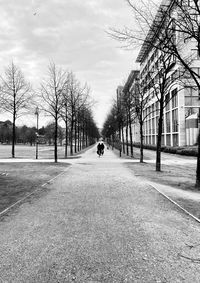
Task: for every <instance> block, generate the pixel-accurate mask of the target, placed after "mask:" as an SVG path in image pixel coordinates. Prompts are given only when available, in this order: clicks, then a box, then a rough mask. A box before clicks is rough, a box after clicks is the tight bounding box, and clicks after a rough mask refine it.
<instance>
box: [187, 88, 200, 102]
mask: <svg viewBox="0 0 200 283" xmlns="http://www.w3.org/2000/svg"><path fill="white" fill-rule="evenodd" d="M196 105H199V96H198V92H197V90H195V89H192V88H191V87H187V88H186V89H185V106H196Z"/></svg>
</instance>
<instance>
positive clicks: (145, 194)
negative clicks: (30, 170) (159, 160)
mask: <svg viewBox="0 0 200 283" xmlns="http://www.w3.org/2000/svg"><path fill="white" fill-rule="evenodd" d="M43 190H45V191H42V190H41V192H40V193H37V194H36V196H32V197H31V198H29V199H28V200H27V201H26V202H24V203H23V204H21V205H20V206H19V207H18V208H17V209H15V210H13V211H11V212H10V213H9V215H8V216H6V217H5V216H4V217H3V218H1V219H0V220H1V221H0V231H1V232H0V282H20V283H22V282H25V283H27V282H37V283H40V282H163V283H164V282H189V283H191V282H200V259H199V254H200V225H199V224H198V223H196V222H195V221H194V220H193V219H191V218H190V217H188V216H187V215H185V214H184V213H183V212H181V211H180V210H179V209H178V208H176V207H175V206H174V205H173V204H172V203H170V202H169V201H168V200H166V199H165V198H164V197H162V196H161V195H160V194H159V193H158V192H156V191H155V190H153V189H152V188H151V187H148V186H146V185H144V183H143V182H142V181H141V180H139V179H138V178H137V177H135V176H134V174H133V173H132V172H131V170H129V169H128V168H127V167H126V166H125V165H123V164H122V163H121V161H120V159H119V158H118V157H116V156H115V155H114V154H113V153H112V152H111V151H110V150H107V151H106V152H105V156H103V157H102V158H98V157H97V156H96V148H92V149H90V150H89V151H87V152H86V153H85V154H83V157H82V158H81V159H77V160H76V162H73V165H72V166H71V167H70V168H69V170H68V171H67V172H66V173H65V174H63V175H62V176H60V177H59V178H57V179H55V180H54V182H53V183H52V184H48V186H47V188H46V189H43Z"/></svg>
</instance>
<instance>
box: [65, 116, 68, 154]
mask: <svg viewBox="0 0 200 283" xmlns="http://www.w3.org/2000/svg"><path fill="white" fill-rule="evenodd" d="M67 146H68V124H67V119H66V120H65V158H67Z"/></svg>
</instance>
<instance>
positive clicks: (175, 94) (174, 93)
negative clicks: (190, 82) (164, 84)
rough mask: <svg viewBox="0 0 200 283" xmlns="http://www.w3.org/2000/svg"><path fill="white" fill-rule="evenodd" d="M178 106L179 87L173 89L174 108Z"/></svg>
mask: <svg viewBox="0 0 200 283" xmlns="http://www.w3.org/2000/svg"><path fill="white" fill-rule="evenodd" d="M177 106H178V95H177V88H176V89H174V90H172V108H175V107H177Z"/></svg>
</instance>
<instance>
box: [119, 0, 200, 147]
mask: <svg viewBox="0 0 200 283" xmlns="http://www.w3.org/2000/svg"><path fill="white" fill-rule="evenodd" d="M170 2H171V1H167V2H165V9H167V6H168V5H170ZM166 3H167V4H166ZM156 17H157V18H156V19H155V21H156V23H157V22H158V21H160V22H162V19H161V17H160V14H159V11H158V14H157V15H156ZM158 32H162V29H159V30H155V26H154V27H151V28H150V30H149V32H148V34H147V37H146V40H145V41H144V43H143V45H142V47H141V49H140V52H139V55H138V57H137V60H136V62H138V63H139V64H140V74H139V76H140V84H141V86H143V89H144V91H146V95H147V96H149V97H151V99H150V100H149V102H148V105H147V106H146V108H145V110H144V116H146V117H147V118H146V119H145V123H144V143H145V144H148V145H156V141H157V133H158V117H159V116H158V115H159V102H158V97H157V96H156V95H155V88H154V86H153V85H152V81H153V82H155V81H156V79H158V78H157V76H158V74H159V68H160V65H161V64H160V61H161V56H163V53H162V52H161V51H160V50H159V49H155V48H153V47H152V44H150V42H152V41H154V40H155V33H158ZM174 36H175V40H178V39H179V36H180V35H179V34H178V33H177V32H175V34H174ZM182 52H185V53H186V55H191V58H193V62H192V64H193V67H194V68H196V69H195V71H196V72H199V74H200V60H199V58H198V56H196V54H195V53H197V51H196V50H195V46H194V42H188V44H187V46H186V47H185V48H184V49H183V50H182ZM133 72H134V71H132V72H131V74H133ZM131 74H130V76H129V78H128V80H127V82H126V83H125V86H124V89H123V91H124V92H126V89H127V86H128V88H129V89H131V87H132V86H131V85H130V77H131ZM180 74H182V67H181V66H180V64H179V63H178V62H177V61H176V59H175V58H173V60H172V64H171V67H170V69H169V72H168V75H167V76H168V77H167V79H168V82H169V86H168V88H167V91H166V93H165V101H167V103H166V106H165V108H164V119H163V134H162V145H166V146H185V145H194V144H195V143H197V135H198V113H199V107H200V101H199V93H198V91H197V89H196V88H195V86H194V84H193V83H192V80H191V79H188V77H187V80H186V77H184V76H185V75H184V76H183V77H182V79H180ZM187 76H188V75H187ZM152 78H153V80H152ZM131 83H133V84H134V80H133V81H132V82H131ZM133 136H135V139H138V127H137V125H135V126H134V125H133Z"/></svg>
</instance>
